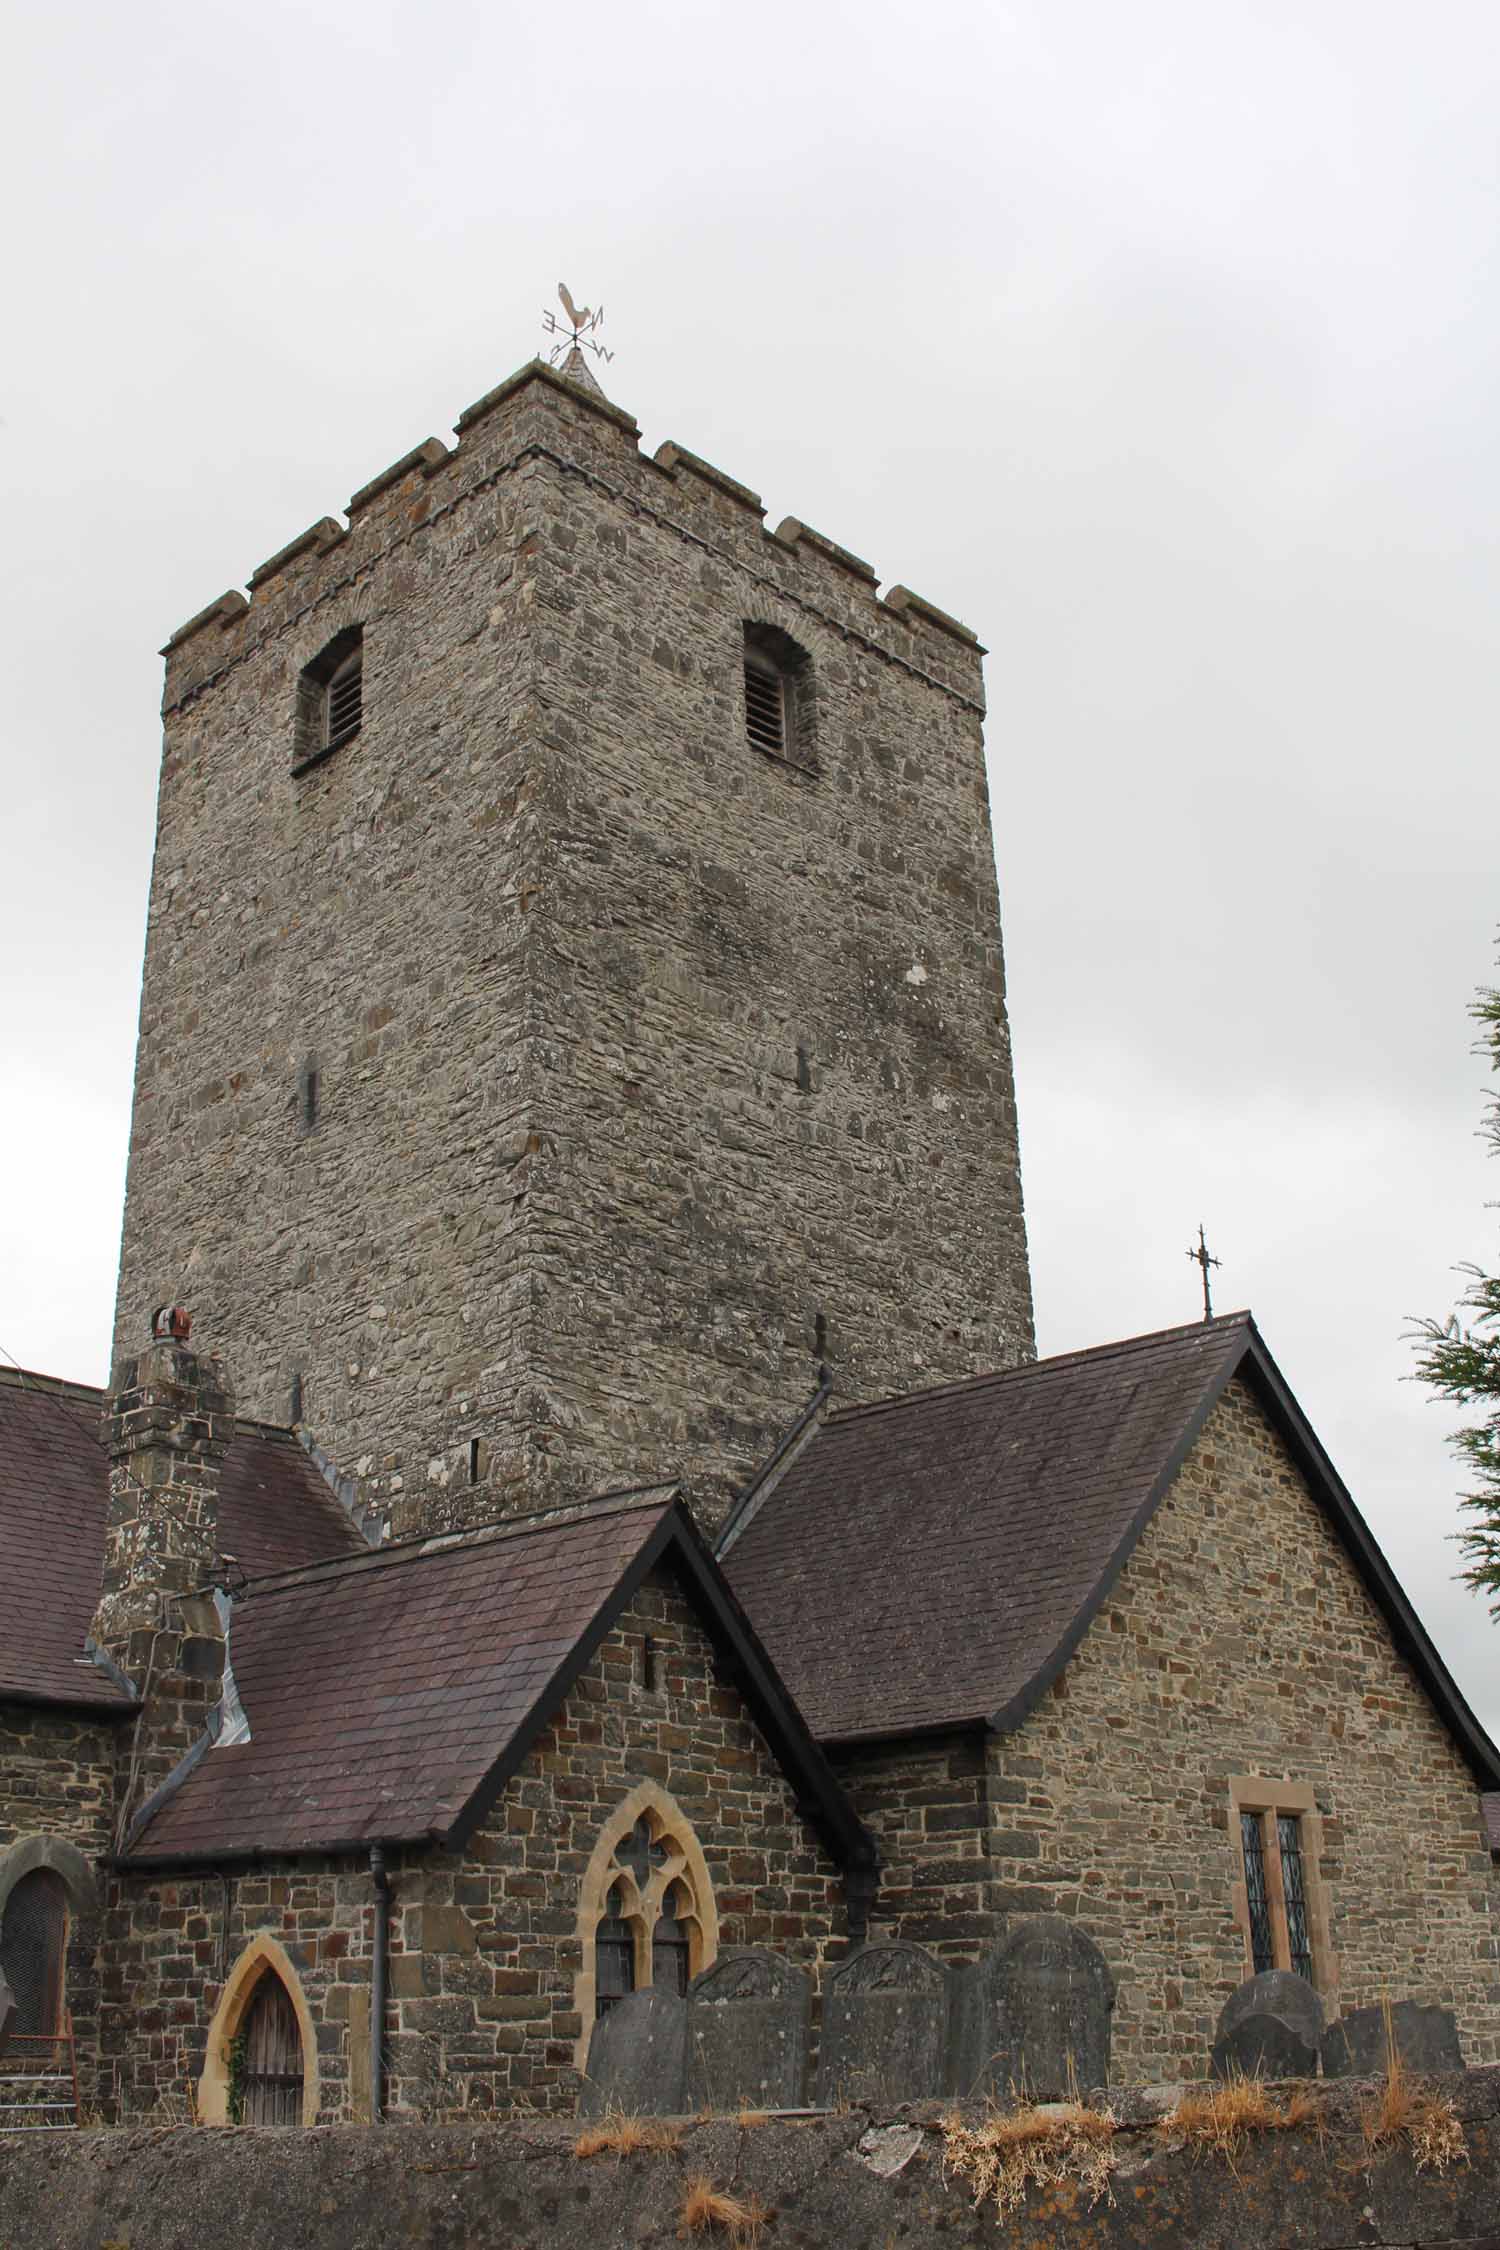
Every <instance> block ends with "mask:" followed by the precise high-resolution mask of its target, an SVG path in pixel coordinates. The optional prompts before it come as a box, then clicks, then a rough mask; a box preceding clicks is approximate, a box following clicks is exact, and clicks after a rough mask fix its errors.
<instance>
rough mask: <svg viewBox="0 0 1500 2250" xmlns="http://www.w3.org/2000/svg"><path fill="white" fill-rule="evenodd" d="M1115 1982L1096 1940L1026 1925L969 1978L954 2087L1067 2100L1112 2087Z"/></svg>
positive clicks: (962, 1987) (958, 2011) (1057, 1919)
mask: <svg viewBox="0 0 1500 2250" xmlns="http://www.w3.org/2000/svg"><path fill="white" fill-rule="evenodd" d="M1114 2004H1115V1980H1114V1978H1113V1977H1112V1976H1111V1975H1110V1972H1109V1964H1108V1963H1107V1962H1106V1960H1105V1958H1104V1955H1103V1954H1102V1953H1101V1952H1100V1951H1099V1948H1098V1946H1097V1945H1095V1943H1094V1941H1093V1939H1092V1938H1091V1937H1090V1936H1089V1935H1088V1933H1087V1932H1086V1931H1085V1930H1081V1929H1080V1928H1079V1927H1078V1925H1077V1923H1076V1922H1070V1921H1067V1920H1065V1919H1064V1917H1063V1916H1062V1915H1060V1914H1037V1915H1034V1916H1033V1917H1032V1918H1031V1919H1030V1920H1029V1921H1025V1922H1018V1923H1017V1924H1016V1926H1015V1928H1014V1929H1013V1930H1012V1931H1011V1932H1010V1934H1009V1935H1008V1936H1007V1937H1006V1938H1005V1940H1004V1942H1003V1943H1002V1944H1001V1945H1000V1946H999V1947H998V1948H997V1949H996V1951H995V1952H994V1953H992V1954H990V1955H989V1956H988V1958H987V1959H985V1960H983V1961H980V1962H977V1963H976V1964H975V1966H974V1967H973V1968H971V1969H967V1970H965V1971H964V1972H963V1973H962V1976H961V1978H960V1982H959V1987H958V1992H957V1996H956V2002H955V2028H954V2039H953V2054H954V2063H953V2071H954V2085H955V2087H956V2090H957V2091H958V2092H959V2093H961V2094H965V2095H967V2094H971V2093H973V2094H984V2093H992V2094H1002V2095H1003V2094H1007V2093H1011V2092H1014V2093H1017V2094H1024V2095H1025V2096H1026V2097H1027V2099H1028V2100H1030V2101H1059V2100H1061V2099H1062V2098H1063V2097H1064V2096H1065V2095H1067V2094H1068V2093H1069V2091H1070V2090H1071V2089H1072V2088H1073V2087H1074V2086H1077V2087H1079V2088H1080V2089H1085V2088H1087V2087H1090V2086H1104V2085H1107V2084H1108V2083H1109V2019H1110V2011H1111V2010H1112V2009H1113V2007H1114Z"/></svg>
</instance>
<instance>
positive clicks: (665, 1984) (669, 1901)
mask: <svg viewBox="0 0 1500 2250" xmlns="http://www.w3.org/2000/svg"><path fill="white" fill-rule="evenodd" d="M682 1907H683V1897H682V1893H681V1891H680V1890H679V1889H678V1887H677V1885H676V1884H675V1883H674V1884H673V1885H672V1888H671V1889H670V1890H669V1891H668V1893H667V1895H666V1897H665V1898H664V1899H663V1900H662V1902H661V1914H660V1916H659V1917H658V1920H657V1924H656V1928H655V1929H654V1930H653V1931H652V1932H651V1982H652V1983H653V1984H654V1985H655V1987H656V1989H657V1991H658V1992H675V1993H678V1994H680V1995H685V1994H686V1992H687V1988H688V1934H687V1930H686V1929H685V1927H684V1926H683V1922H682Z"/></svg>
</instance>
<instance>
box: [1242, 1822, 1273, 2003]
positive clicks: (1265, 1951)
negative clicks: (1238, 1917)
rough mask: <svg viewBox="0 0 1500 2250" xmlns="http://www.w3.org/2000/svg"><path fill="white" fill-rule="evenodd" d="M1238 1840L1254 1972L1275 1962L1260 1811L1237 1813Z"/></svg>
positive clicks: (1257, 1972) (1259, 1973) (1260, 1972)
mask: <svg viewBox="0 0 1500 2250" xmlns="http://www.w3.org/2000/svg"><path fill="white" fill-rule="evenodd" d="M1240 1842H1241V1844H1242V1846H1243V1848H1244V1853H1245V1896H1246V1899H1247V1900H1248V1902H1249V1907H1250V1953H1251V1958H1252V1960H1253V1961H1254V1963H1255V1974H1256V1975H1257V1976H1260V1975H1261V1974H1262V1972H1263V1971H1264V1970H1266V1969H1274V1968H1275V1966H1276V1952H1275V1947H1274V1945H1273V1943H1272V1939H1271V1903H1270V1900H1269V1899H1268V1898H1267V1896H1266V1861H1265V1854H1264V1852H1263V1851H1262V1849H1261V1836H1260V1814H1259V1813H1253V1812H1242V1813H1241V1814H1240Z"/></svg>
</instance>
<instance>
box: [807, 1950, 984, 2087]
mask: <svg viewBox="0 0 1500 2250" xmlns="http://www.w3.org/2000/svg"><path fill="white" fill-rule="evenodd" d="M951 1988H952V1979H951V1977H950V1975H949V1972H948V1971H947V1970H946V1969H945V1968H944V1967H943V1964H942V1963H941V1961H936V1960H934V1959H933V1957H932V1955H931V1954H930V1953H924V1952H923V1950H922V1948H921V1947H920V1946H919V1945H904V1944H898V1943H895V1942H890V1943H884V1942H882V1943H880V1944H878V1945H866V1946H862V1947H861V1948H860V1950H859V1951H858V1952H857V1953H852V1954H851V1955H850V1956H849V1958H848V1960H847V1961H841V1962H840V1963H839V1965H838V1967H837V1968H836V1969H834V1970H833V1971H832V1972H831V1973H830V1975H829V1978H828V1981H827V1983H826V1985H825V1986H824V1989H823V2041H822V2050H821V2055H820V2058H819V2063H818V2099H819V2101H820V2102H823V2103H824V2104H826V2105H827V2106H828V2107H829V2108H832V2107H833V2106H834V2104H835V2103H837V2102H840V2101H851V2102H864V2101H870V2102H916V2101H925V2100H926V2099H927V2098H928V2097H929V2096H930V2095H935V2094H941V2093H944V2092H946V2091H947V2061H948V2015H949V2003H950V1994H951Z"/></svg>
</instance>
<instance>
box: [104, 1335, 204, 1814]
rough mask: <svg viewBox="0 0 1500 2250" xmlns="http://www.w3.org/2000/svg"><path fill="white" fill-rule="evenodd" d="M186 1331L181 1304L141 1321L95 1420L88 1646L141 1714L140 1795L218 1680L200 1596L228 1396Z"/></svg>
mask: <svg viewBox="0 0 1500 2250" xmlns="http://www.w3.org/2000/svg"><path fill="white" fill-rule="evenodd" d="M190 1327H191V1321H190V1319H189V1316H188V1314H187V1313H186V1312H184V1311H183V1309H182V1307H181V1306H163V1307H161V1308H160V1309H159V1310H158V1311H157V1312H156V1313H154V1314H153V1315H152V1322H151V1341H150V1343H149V1344H148V1345H147V1347H146V1349H145V1350H144V1351H143V1352H141V1353H140V1354H139V1355H138V1356H137V1357H136V1358H134V1359H124V1360H121V1361H120V1362H119V1364H118V1365H117V1366H116V1369H115V1376H114V1383H113V1385H112V1388H111V1391H110V1395H109V1398H108V1401H107V1402H106V1406H105V1416H104V1438H105V1444H106V1447H107V1449H108V1453H109V1516H108V1521H107V1525H106V1530H105V1537H104V1580H103V1585H102V1588H101V1591H100V1596H99V1607H98V1609H97V1610H96V1611H95V1613H94V1623H93V1627H92V1633H91V1637H92V1640H93V1642H94V1644H95V1646H96V1647H97V1648H98V1649H99V1650H101V1651H102V1652H103V1654H104V1655H105V1656H106V1657H107V1658H108V1659H109V1660H110V1662H111V1663H112V1664H114V1665H115V1666H117V1667H118V1668H119V1670H120V1671H121V1672H123V1673H124V1674H125V1675H126V1677H127V1678H128V1679H129V1681H130V1684H131V1685H132V1687H133V1688H134V1689H135V1691H136V1693H137V1695H139V1696H140V1697H141V1698H142V1699H143V1702H144V1704H145V1712H144V1719H143V1725H142V1728H141V1735H142V1740H141V1742H140V1743H139V1744H138V1746H137V1752H138V1755H137V1771H138V1773H139V1775H140V1777H141V1779H142V1780H143V1781H144V1782H146V1783H147V1785H148V1786H150V1785H154V1783H155V1782H156V1781H159V1780H160V1779H161V1778H162V1777H163V1775H164V1773H165V1772H166V1771H167V1770H169V1769H170V1767H171V1766H172V1765H173V1764H174V1763H175V1762H176V1760H177V1758H178V1757H180V1756H181V1755H182V1753H183V1752H184V1751H186V1750H187V1749H189V1748H190V1747H191V1746H192V1744H193V1742H194V1741H195V1740H196V1739H197V1738H198V1736H199V1735H200V1734H201V1732H202V1728H203V1722H204V1720H205V1718H206V1716H207V1713H208V1710H209V1708H210V1707H211V1706H212V1705H213V1704H214V1703H216V1702H217V1700H218V1697H219V1692H220V1687H221V1683H222V1679H223V1671H224V1635H223V1627H222V1625H221V1624H220V1622H219V1618H218V1614H217V1609H216V1605H215V1603H214V1601H213V1598H212V1593H211V1591H210V1587H211V1581H212V1578H213V1575H214V1571H213V1563H214V1556H215V1553H216V1551H217V1549H218V1544H219V1528H218V1518H219V1473H220V1470H221V1468H222V1467H223V1462H224V1456H225V1454H226V1453H227V1452H228V1451H229V1447H230V1444H231V1442H232V1441H233V1437H234V1396H233V1393H232V1391H231V1389H230V1386H229V1381H228V1378H227V1377H226V1375H225V1374H224V1371H223V1369H222V1368H221V1367H220V1365H219V1363H218V1361H217V1360H216V1359H200V1358H199V1356H198V1354H197V1353H196V1352H194V1351H191V1350H189V1348H188V1332H189V1329H190ZM139 1794H140V1792H138V1793H137V1801H138V1800H139Z"/></svg>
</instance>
